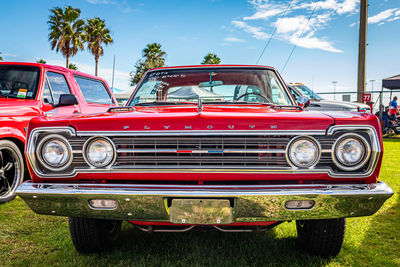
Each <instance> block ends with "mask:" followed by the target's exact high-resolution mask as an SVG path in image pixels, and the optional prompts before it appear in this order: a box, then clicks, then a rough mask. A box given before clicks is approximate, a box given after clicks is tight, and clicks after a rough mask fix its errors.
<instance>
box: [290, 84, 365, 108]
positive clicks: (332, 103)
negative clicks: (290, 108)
mask: <svg viewBox="0 0 400 267" xmlns="http://www.w3.org/2000/svg"><path fill="white" fill-rule="evenodd" d="M287 86H288V88H289V91H290V93H291V94H292V96H293V97H294V98H295V99H296V100H298V98H299V97H300V96H302V95H305V96H308V97H309V98H310V105H309V106H308V109H311V110H321V111H328V110H330V111H357V112H368V113H371V107H370V106H368V105H367V104H363V103H357V102H344V101H336V100H327V99H324V98H322V97H321V96H319V95H318V94H317V93H315V92H314V91H313V90H311V89H310V88H308V87H307V86H305V85H304V84H300V83H295V84H293V83H291V84H288V85H287Z"/></svg>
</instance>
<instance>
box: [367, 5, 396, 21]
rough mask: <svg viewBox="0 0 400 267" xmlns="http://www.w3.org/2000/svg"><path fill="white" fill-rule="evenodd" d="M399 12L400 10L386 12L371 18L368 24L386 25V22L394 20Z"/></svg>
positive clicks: (394, 9)
mask: <svg viewBox="0 0 400 267" xmlns="http://www.w3.org/2000/svg"><path fill="white" fill-rule="evenodd" d="M399 11H400V9H399V8H391V9H387V10H384V11H382V12H380V13H378V14H376V15H374V16H371V17H369V18H368V23H370V24H375V23H379V25H382V24H383V23H385V21H389V20H390V18H393V16H396V13H397V12H399Z"/></svg>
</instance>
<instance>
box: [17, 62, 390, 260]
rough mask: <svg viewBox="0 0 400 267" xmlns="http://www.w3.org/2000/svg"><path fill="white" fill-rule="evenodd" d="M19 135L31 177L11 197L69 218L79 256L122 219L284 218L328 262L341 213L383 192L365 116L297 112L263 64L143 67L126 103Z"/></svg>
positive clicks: (150, 228)
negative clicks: (23, 136) (24, 138)
mask: <svg viewBox="0 0 400 267" xmlns="http://www.w3.org/2000/svg"><path fill="white" fill-rule="evenodd" d="M306 101H307V99H306V98H305V99H304V98H302V99H300V102H301V103H300V104H301V105H304V103H306ZM28 138H29V140H28V142H27V146H26V155H27V159H28V162H29V169H30V172H31V176H32V181H29V182H26V183H24V184H22V185H21V186H20V187H19V189H18V190H17V194H18V195H19V196H20V197H22V198H23V199H24V200H25V202H26V203H27V204H28V205H29V207H30V208H31V209H32V210H33V211H35V212H36V213H39V214H48V215H59V216H68V217H69V226H70V232H71V237H72V241H73V243H74V245H75V247H76V249H77V250H78V251H80V252H98V251H102V250H104V249H106V248H109V247H110V246H111V245H112V244H113V242H115V241H116V240H117V238H118V236H119V235H120V229H121V221H123V220H127V221H130V222H131V223H132V224H134V225H135V226H136V227H138V228H139V229H141V230H143V231H147V232H163V231H166V232H174V231H176V232H185V231H189V230H191V229H193V228H196V227H199V226H201V228H202V229H204V228H206V229H214V230H215V229H217V230H219V231H223V232H247V231H256V232H260V231H265V230H268V229H270V228H272V227H274V226H276V225H278V224H280V223H282V222H286V221H292V220H295V221H296V225H297V231H298V241H299V242H298V243H299V244H300V248H301V249H304V250H305V251H307V252H309V253H311V254H317V255H321V256H326V257H329V256H335V255H337V254H338V253H339V251H340V249H341V246H342V242H343V237H344V232H345V220H346V219H345V218H347V217H357V216H368V215H372V214H374V213H375V212H376V211H377V210H378V209H379V208H380V207H381V206H382V204H383V203H384V202H385V200H386V199H388V198H389V197H390V196H391V195H392V194H393V191H392V190H391V189H390V188H389V187H388V186H387V185H386V184H385V183H384V182H379V181H377V179H378V177H379V169H380V166H381V163H382V152H383V147H382V137H381V131H380V126H379V122H378V120H377V118H376V117H375V116H373V115H371V114H363V113H357V112H336V113H326V112H316V111H307V110H303V108H302V107H300V106H298V105H297V104H296V103H295V102H294V100H293V98H292V97H291V95H290V94H289V92H288V90H287V88H286V86H285V83H284V82H283V80H282V79H281V77H280V76H279V74H278V72H277V71H276V70H274V69H273V68H271V67H263V66H228V65H211V66H204V65H202V66H186V67H167V68H160V69H154V70H151V71H149V72H148V73H147V74H146V75H145V76H144V78H143V79H142V81H141V82H140V83H139V84H138V86H137V88H136V89H135V91H134V92H133V94H132V96H131V98H130V100H129V101H128V104H127V107H123V108H112V109H110V110H109V111H108V112H105V113H103V114H97V115H76V116H70V117H64V118H55V117H40V118H35V119H33V120H32V121H31V123H30V126H29V129H28Z"/></svg>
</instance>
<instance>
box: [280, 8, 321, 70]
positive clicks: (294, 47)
mask: <svg viewBox="0 0 400 267" xmlns="http://www.w3.org/2000/svg"><path fill="white" fill-rule="evenodd" d="M317 6H318V5H317V4H316V5H315V6H314V9H313V11H312V12H311V14H310V16H309V17H308V20H307V23H306V25H304V28H303V31H302V32H301V34H300V35H299V38H298V39H297V41H296V43H295V44H294V46H293V49H292V51H291V52H290V54H289V57H288V58H287V60H286V63H285V65H284V66H283V69H282V71H281V73H283V71H284V70H285V68H286V66H287V64H288V63H289V60H290V58H291V57H292V55H293V52H294V50H295V49H296V47H297V44H298V43H299V41H300V38H301V37H302V36H303V34H304V32H305V30H306V29H307V26H308V24H309V23H310V20H311V18H312V16H313V15H314V13H315V10H316V9H317Z"/></svg>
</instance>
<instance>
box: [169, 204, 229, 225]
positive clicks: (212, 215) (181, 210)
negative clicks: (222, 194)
mask: <svg viewBox="0 0 400 267" xmlns="http://www.w3.org/2000/svg"><path fill="white" fill-rule="evenodd" d="M169 211H170V218H171V222H172V223H176V224H229V223H232V222H233V211H232V207H231V204H230V201H229V199H172V201H171V206H170V208H169Z"/></svg>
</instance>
